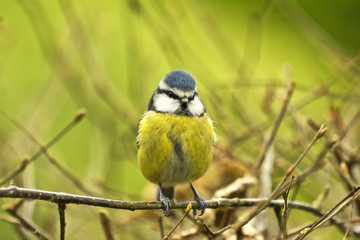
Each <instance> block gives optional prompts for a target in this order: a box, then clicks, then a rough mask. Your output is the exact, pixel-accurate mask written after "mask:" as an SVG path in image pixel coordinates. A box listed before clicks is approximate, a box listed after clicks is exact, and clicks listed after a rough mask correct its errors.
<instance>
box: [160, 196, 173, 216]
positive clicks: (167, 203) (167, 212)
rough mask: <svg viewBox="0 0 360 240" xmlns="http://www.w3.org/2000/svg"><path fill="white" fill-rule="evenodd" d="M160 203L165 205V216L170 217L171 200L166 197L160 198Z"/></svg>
mask: <svg viewBox="0 0 360 240" xmlns="http://www.w3.org/2000/svg"><path fill="white" fill-rule="evenodd" d="M160 201H161V202H162V205H163V214H164V216H165V217H168V216H169V215H170V205H171V204H170V199H169V198H167V197H165V196H160Z"/></svg>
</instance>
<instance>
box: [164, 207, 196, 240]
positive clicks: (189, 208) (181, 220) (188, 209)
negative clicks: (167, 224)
mask: <svg viewBox="0 0 360 240" xmlns="http://www.w3.org/2000/svg"><path fill="white" fill-rule="evenodd" d="M191 209H192V204H191V203H189V204H188V205H187V207H186V209H185V213H184V215H183V216H182V218H181V219H180V220H179V222H178V223H177V224H176V225H175V226H174V227H173V228H172V229H171V231H170V232H169V233H168V234H167V235H166V236H165V237H163V239H162V240H168V239H169V237H170V235H171V234H172V233H173V232H174V231H175V230H176V228H177V227H178V226H179V225H180V224H181V223H182V222H183V221H184V219H185V217H186V216H187V215H189V213H190V211H191Z"/></svg>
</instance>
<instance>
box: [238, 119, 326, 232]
mask: <svg viewBox="0 0 360 240" xmlns="http://www.w3.org/2000/svg"><path fill="white" fill-rule="evenodd" d="M326 131H327V128H324V126H323V125H322V126H321V127H320V129H319V131H318V132H317V133H316V135H315V136H314V138H313V139H312V141H311V142H310V143H309V144H308V146H307V147H306V148H305V150H304V151H303V153H302V154H301V155H300V156H299V158H298V159H297V160H296V162H295V163H294V164H293V165H292V166H290V167H289V169H288V170H287V172H286V175H285V176H284V177H283V179H282V181H281V182H280V184H279V185H278V186H277V188H276V189H275V190H274V191H273V193H272V194H271V195H270V196H269V198H268V199H267V200H266V201H265V202H263V203H261V204H260V205H258V206H257V207H256V208H254V209H253V210H252V211H251V212H250V213H249V214H248V215H247V216H246V217H245V218H244V219H241V220H239V221H238V222H237V223H236V224H235V226H236V228H237V229H239V228H241V227H242V226H244V225H245V224H247V223H248V222H249V221H250V220H251V219H253V217H255V216H256V215H258V214H259V213H260V212H261V211H262V210H264V209H265V208H266V207H267V206H269V204H270V202H271V200H273V199H275V198H276V197H278V196H279V194H281V193H282V192H283V191H284V186H285V183H286V181H287V179H288V178H289V177H290V176H291V175H292V173H293V172H294V170H295V168H296V167H297V166H298V165H299V164H300V162H301V161H302V159H303V158H304V157H305V155H306V153H307V152H308V151H309V150H310V148H311V147H312V146H313V145H314V143H315V142H316V141H317V140H319V139H320V138H321V137H322V136H323V135H324V134H325V133H326ZM287 186H288V185H287Z"/></svg>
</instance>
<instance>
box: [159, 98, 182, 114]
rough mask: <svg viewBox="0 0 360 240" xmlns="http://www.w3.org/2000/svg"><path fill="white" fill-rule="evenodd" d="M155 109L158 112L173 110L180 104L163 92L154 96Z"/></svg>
mask: <svg viewBox="0 0 360 240" xmlns="http://www.w3.org/2000/svg"><path fill="white" fill-rule="evenodd" d="M154 106H155V109H156V110H157V111H159V112H170V113H172V112H175V111H176V109H178V107H179V106H180V103H179V101H178V100H176V99H172V98H169V97H168V96H167V95H165V94H159V95H157V96H156V97H155V98H154Z"/></svg>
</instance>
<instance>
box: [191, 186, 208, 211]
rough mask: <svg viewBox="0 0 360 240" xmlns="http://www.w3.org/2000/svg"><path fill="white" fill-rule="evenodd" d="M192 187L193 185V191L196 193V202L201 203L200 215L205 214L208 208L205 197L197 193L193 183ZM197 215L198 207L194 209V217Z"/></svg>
mask: <svg viewBox="0 0 360 240" xmlns="http://www.w3.org/2000/svg"><path fill="white" fill-rule="evenodd" d="M190 187H191V190H192V191H193V193H194V200H195V201H196V202H198V203H199V208H200V210H201V213H200V215H199V216H201V215H203V214H204V212H205V209H206V201H205V199H204V198H202V197H200V195H199V194H198V193H197V191H196V190H195V188H194V186H193V185H192V183H190ZM195 217H196V209H194V218H195Z"/></svg>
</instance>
